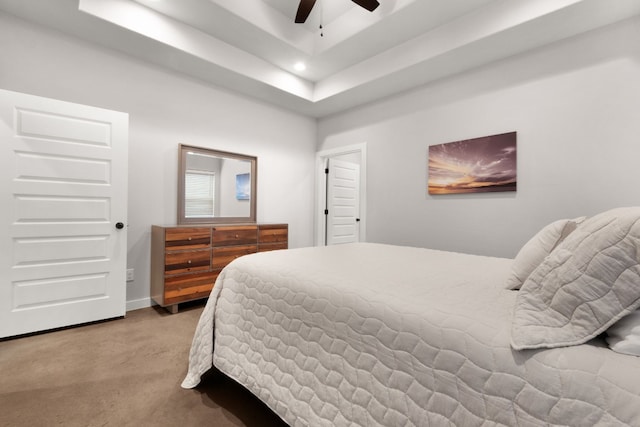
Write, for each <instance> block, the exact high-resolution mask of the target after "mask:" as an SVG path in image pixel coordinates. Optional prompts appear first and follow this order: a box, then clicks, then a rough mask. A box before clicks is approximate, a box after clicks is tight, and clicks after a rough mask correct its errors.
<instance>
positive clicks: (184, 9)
mask: <svg viewBox="0 0 640 427" xmlns="http://www.w3.org/2000/svg"><path fill="white" fill-rule="evenodd" d="M379 1H380V7H378V9H376V10H375V11H374V12H373V13H370V12H368V11H366V10H364V9H362V8H360V7H358V6H357V5H355V4H354V3H352V2H351V1H349V0H318V1H317V3H316V5H315V7H314V9H313V11H312V13H311V15H310V16H309V19H308V20H307V22H306V23H305V24H294V22H293V19H294V16H295V13H296V9H297V6H298V0H242V1H238V0H135V1H134V0H29V1H24V0H0V10H4V11H6V12H8V13H11V14H14V15H16V16H19V17H21V18H24V19H27V20H30V21H34V22H36V23H39V24H42V25H45V26H48V27H52V28H54V29H58V30H60V31H63V32H65V33H68V34H71V35H74V36H77V37H80V38H82V39H85V40H89V41H92V42H95V43H99V44H101V45H103V46H107V47H109V48H113V49H116V50H119V51H122V52H125V53H127V54H130V55H133V56H135V57H138V58H140V59H143V60H145V61H150V62H153V63H155V64H157V65H160V66H163V67H167V68H170V69H172V70H175V71H178V72H181V73H185V74H187V75H190V76H192V77H196V78H198V79H200V80H203V81H205V82H208V83H211V84H214V85H218V86H223V87H226V88H230V89H232V90H234V91H237V92H240V93H243V94H245V95H249V96H252V97H255V98H258V99H261V100H263V101H266V102H269V103H273V104H276V105H279V106H281V107H284V108H288V109H291V110H294V111H296V112H300V113H302V114H305V115H309V116H313V117H323V116H327V115H331V114H335V113H339V112H341V111H344V110H346V109H350V108H354V107H357V106H358V105H362V104H364V103H367V102H371V101H375V100H377V99H381V98H383V97H387V96H390V95H393V94H395V93H398V92H402V91H406V90H409V89H411V88H414V87H416V86H419V85H423V84H426V83H428V82H430V81H434V80H436V79H440V78H444V77H446V76H449V75H452V74H455V73H459V72H463V71H465V70H469V69H471V68H474V67H478V66H481V65H483V64H486V63H489V62H492V61H495V60H499V59H502V58H506V57H508V56H511V55H515V54H518V53H521V52H524V51H527V50H530V49H534V48H536V47H539V46H543V45H545V44H549V43H553V42H555V41H558V40H561V39H563V38H567V37H571V36H574V35H577V34H580V33H582V32H585V31H589V30H592V29H595V28H598V27H601V26H604V25H607V24H610V23H613V22H616V21H619V20H622V19H626V18H629V17H632V16H635V15H638V14H640V2H639V1H637V0H616V1H603V0H527V1H522V0H464V1H462V0H454V1H452V0H379ZM320 25H322V30H321V29H320ZM321 34H322V35H321ZM298 62H303V63H305V65H306V69H305V70H303V71H296V69H295V68H294V66H295V64H296V63H298Z"/></svg>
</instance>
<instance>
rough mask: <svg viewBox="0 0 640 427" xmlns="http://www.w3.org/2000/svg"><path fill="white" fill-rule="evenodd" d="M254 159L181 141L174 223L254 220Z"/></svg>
mask: <svg viewBox="0 0 640 427" xmlns="http://www.w3.org/2000/svg"><path fill="white" fill-rule="evenodd" d="M256 161H257V160H256V158H255V157H252V156H245V155H241V154H236V153H228V152H222V151H216V150H209V149H204V148H199V147H192V146H187V145H182V144H181V145H180V176H179V186H178V203H179V205H178V223H179V224H189V223H207V222H213V223H216V222H217V223H219V222H255V183H256V177H255V174H256Z"/></svg>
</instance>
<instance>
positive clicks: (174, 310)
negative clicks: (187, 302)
mask: <svg viewBox="0 0 640 427" xmlns="http://www.w3.org/2000/svg"><path fill="white" fill-rule="evenodd" d="M165 308H166V309H167V310H169V313H171V314H176V313H177V312H178V304H173V305H168V306H166V307H165Z"/></svg>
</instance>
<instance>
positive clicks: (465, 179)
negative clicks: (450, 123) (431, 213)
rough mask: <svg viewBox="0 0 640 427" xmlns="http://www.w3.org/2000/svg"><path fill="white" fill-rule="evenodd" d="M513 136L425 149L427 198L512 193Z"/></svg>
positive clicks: (513, 174) (513, 165)
mask: <svg viewBox="0 0 640 427" xmlns="http://www.w3.org/2000/svg"><path fill="white" fill-rule="evenodd" d="M516 166H517V163H516V132H509V133H503V134H500V135H492V136H486V137H482V138H474V139H467V140H463V141H456V142H449V143H446V144H439V145H432V146H430V147H429V194H460V193H485V192H496V191H516V184H517V179H516Z"/></svg>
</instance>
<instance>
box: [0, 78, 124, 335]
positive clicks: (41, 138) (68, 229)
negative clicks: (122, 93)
mask: <svg viewBox="0 0 640 427" xmlns="http://www.w3.org/2000/svg"><path fill="white" fill-rule="evenodd" d="M128 120H129V119H128V115H127V114H124V113H119V112H114V111H109V110H103V109H99V108H94V107H89V106H85V105H78V104H71V103H67V102H62V101H57V100H52V99H47V98H41V97H37V96H32V95H26V94H21V93H16V92H10V91H4V90H0V205H1V206H2V208H1V209H0V337H7V336H14V335H19V334H25V333H30V332H36V331H42V330H47V329H52V328H58V327H62V326H69V325H74V324H79V323H85V322H91V321H95V320H101V319H107V318H112V317H119V316H123V315H124V314H125V300H126V280H125V279H126V274H125V270H126V253H127V245H126V242H127V234H126V225H125V224H126V216H127V139H128Z"/></svg>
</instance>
